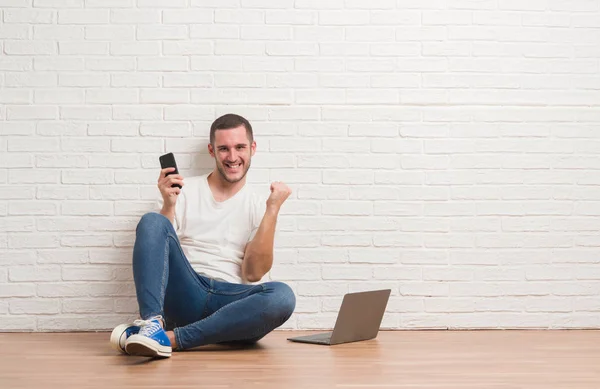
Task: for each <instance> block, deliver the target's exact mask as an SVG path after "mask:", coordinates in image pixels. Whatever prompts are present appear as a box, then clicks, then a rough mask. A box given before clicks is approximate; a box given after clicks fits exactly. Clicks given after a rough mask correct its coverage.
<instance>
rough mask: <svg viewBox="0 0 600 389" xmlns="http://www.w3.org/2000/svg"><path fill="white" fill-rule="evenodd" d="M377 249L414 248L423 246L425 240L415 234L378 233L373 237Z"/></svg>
mask: <svg viewBox="0 0 600 389" xmlns="http://www.w3.org/2000/svg"><path fill="white" fill-rule="evenodd" d="M373 245H374V246H375V247H403V248H414V247H421V246H423V238H422V237H419V236H416V235H414V234H398V233H395V234H390V233H386V234H383V233H378V234H376V235H375V236H374V237H373Z"/></svg>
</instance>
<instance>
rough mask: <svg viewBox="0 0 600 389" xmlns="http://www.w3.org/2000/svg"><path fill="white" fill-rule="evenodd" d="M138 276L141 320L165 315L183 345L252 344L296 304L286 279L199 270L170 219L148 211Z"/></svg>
mask: <svg viewBox="0 0 600 389" xmlns="http://www.w3.org/2000/svg"><path fill="white" fill-rule="evenodd" d="M133 277H134V281H135V288H136V293H137V300H138V304H139V308H140V316H141V317H142V319H148V318H150V317H152V316H157V315H161V316H163V317H164V319H165V323H166V326H165V327H166V329H167V330H173V331H174V332H175V339H176V341H177V347H178V349H188V348H192V347H197V346H202V345H206V344H214V343H230V342H243V343H253V342H256V341H258V340H259V339H260V338H262V337H263V336H265V335H266V334H268V333H269V332H271V331H272V330H274V329H275V328H277V327H279V326H281V325H282V324H283V323H285V322H286V321H287V320H288V319H289V317H290V316H291V315H292V312H293V311H294V308H295V306H296V298H295V296H294V292H293V291H292V290H291V288H290V287H289V286H287V285H286V284H284V283H281V282H266V283H263V284H259V285H245V284H236V283H229V282H220V281H217V280H214V279H211V278H208V277H204V276H202V275H200V274H198V273H196V272H195V271H194V270H193V269H192V266H191V265H190V263H189V262H188V260H187V259H186V257H185V255H184V253H183V251H182V249H181V245H180V244H179V239H178V238H177V235H176V233H175V230H174V229H173V226H172V224H171V222H170V221H169V219H167V218H166V217H165V216H163V215H161V214H159V213H147V214H145V215H144V216H143V217H142V219H141V220H140V222H139V224H138V226H137V229H136V240H135V246H134V249H133Z"/></svg>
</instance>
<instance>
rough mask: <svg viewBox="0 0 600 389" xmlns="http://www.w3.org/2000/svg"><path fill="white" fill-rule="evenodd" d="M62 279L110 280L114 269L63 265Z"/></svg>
mask: <svg viewBox="0 0 600 389" xmlns="http://www.w3.org/2000/svg"><path fill="white" fill-rule="evenodd" d="M62 279H63V280H64V281H110V280H111V279H113V269H112V268H111V267H106V266H104V267H101V266H90V265H88V266H86V267H75V266H63V269H62Z"/></svg>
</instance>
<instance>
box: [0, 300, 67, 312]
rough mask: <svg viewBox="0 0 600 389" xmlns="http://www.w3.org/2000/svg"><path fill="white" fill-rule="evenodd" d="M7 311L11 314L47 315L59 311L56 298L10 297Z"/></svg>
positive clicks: (58, 303)
mask: <svg viewBox="0 0 600 389" xmlns="http://www.w3.org/2000/svg"><path fill="white" fill-rule="evenodd" d="M9 312H10V313H11V314H13V315H23V314H34V315H48V314H57V313H59V312H60V300H58V299H52V300H50V299H11V300H10V301H9Z"/></svg>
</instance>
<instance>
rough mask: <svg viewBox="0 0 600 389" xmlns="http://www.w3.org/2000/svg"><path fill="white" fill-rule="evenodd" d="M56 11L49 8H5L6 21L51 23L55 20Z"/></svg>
mask: <svg viewBox="0 0 600 389" xmlns="http://www.w3.org/2000/svg"><path fill="white" fill-rule="evenodd" d="M54 15H55V12H54V11H49V10H32V9H10V8H8V9H5V10H4V23H32V24H50V23H53V22H54V20H55V16H54Z"/></svg>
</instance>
